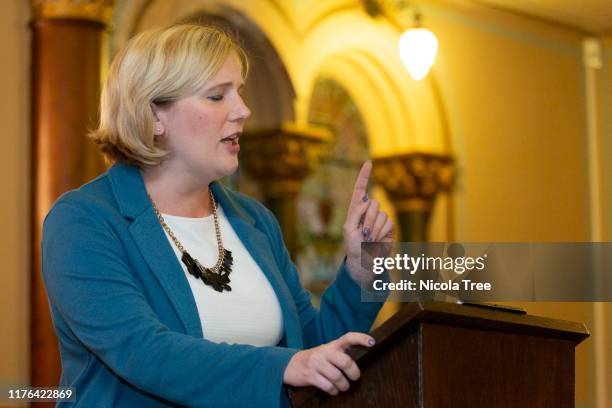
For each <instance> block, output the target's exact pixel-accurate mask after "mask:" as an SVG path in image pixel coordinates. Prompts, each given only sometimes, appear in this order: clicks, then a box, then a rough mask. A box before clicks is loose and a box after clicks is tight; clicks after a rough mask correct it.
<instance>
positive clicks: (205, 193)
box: [42, 24, 394, 407]
mask: <svg viewBox="0 0 612 408" xmlns="http://www.w3.org/2000/svg"><path fill="white" fill-rule="evenodd" d="M247 70H248V62H247V59H246V57H245V53H244V51H243V50H242V49H241V48H240V47H239V46H238V45H237V44H236V43H235V42H234V41H233V40H232V39H231V38H230V37H229V36H228V35H226V34H225V33H223V32H222V31H220V30H218V29H215V28H211V27H205V26H200V25H190V24H182V25H175V26H171V27H167V28H162V29H154V30H149V31H146V32H143V33H141V34H139V35H137V36H136V37H134V38H133V39H132V40H130V41H129V43H128V44H127V46H126V47H125V48H124V49H123V50H122V51H121V52H120V53H119V54H118V55H117V56H116V58H115V59H114V61H113V64H112V66H111V68H110V72H109V75H108V79H107V82H106V84H105V87H104V90H103V94H102V98H101V112H100V113H101V116H100V124H99V127H98V128H97V129H96V130H95V131H94V132H93V133H92V135H91V136H92V138H93V139H94V140H95V141H96V143H97V144H99V145H100V147H101V150H102V152H103V153H104V154H105V156H106V158H107V159H108V160H109V161H110V162H112V163H113V166H112V167H111V168H110V169H109V170H108V171H107V172H106V173H104V174H102V175H101V176H99V177H98V178H96V179H95V180H93V181H91V182H89V183H87V184H85V185H83V186H82V187H81V188H79V189H77V190H74V191H71V192H69V193H66V194H64V195H63V196H62V197H61V198H60V199H59V200H58V201H57V202H56V203H55V205H54V206H53V208H52V209H51V211H50V212H49V214H48V215H47V218H46V220H45V223H44V228H43V242H42V245H43V276H44V279H45V284H46V287H47V292H48V295H49V300H50V305H51V311H52V316H53V321H54V325H55V329H56V332H57V335H58V338H59V345H60V351H61V358H62V377H61V385H62V386H70V387H74V388H75V391H76V406H77V407H168V406H193V407H230V406H232V407H235V406H261V407H275V406H286V405H288V399H287V397H286V395H285V392H284V391H283V390H284V386H285V385H289V386H294V387H302V386H315V387H318V388H319V389H321V390H324V391H325V392H327V393H329V394H332V395H335V394H337V393H338V392H341V391H345V390H347V389H348V388H349V382H350V381H351V380H356V379H357V378H358V377H359V375H360V372H359V368H358V367H357V365H356V364H355V362H354V361H353V360H352V359H351V358H350V357H349V356H348V355H347V354H346V353H345V350H346V349H347V348H348V347H349V346H351V345H360V346H366V347H367V346H371V345H373V343H374V341H373V339H372V338H371V337H370V336H368V335H367V334H365V333H363V332H367V331H368V330H369V329H370V327H371V325H372V322H373V320H374V318H375V317H376V314H377V312H378V310H379V308H380V306H381V304H380V303H362V302H361V287H367V286H368V285H370V282H371V280H372V276H373V274H372V273H371V272H369V271H367V270H365V269H363V268H362V267H361V265H360V263H361V262H360V249H361V248H360V245H361V242H362V241H381V242H390V241H391V240H392V237H393V233H394V227H393V224H392V223H391V222H390V221H389V220H388V218H387V216H386V215H385V214H384V213H383V212H381V211H380V210H379V206H378V203H376V201H375V200H371V199H368V197H367V194H366V186H367V182H368V177H369V174H370V171H371V163H370V162H369V161H368V162H366V163H365V164H364V165H363V167H362V168H361V171H360V173H359V176H358V178H357V181H356V183H355V187H354V192H353V197H352V199H351V202H350V203H349V206H350V207H349V211H348V216H347V219H346V222H345V224H344V231H343V233H344V243H345V248H346V258H345V261H344V262H343V264H342V265H341V266H340V268H339V270H338V274H337V276H336V279H335V281H334V283H333V284H332V285H331V286H330V287H329V288H327V290H326V291H325V292H324V294H323V297H322V299H321V307H320V310H316V309H315V308H314V307H313V306H312V305H311V303H310V295H309V293H308V292H307V291H305V290H304V289H303V288H302V286H301V285H300V281H299V277H298V273H297V271H296V268H295V266H294V264H293V263H292V262H291V260H290V258H289V255H288V253H287V250H286V249H285V245H284V243H283V239H282V235H281V231H280V229H279V226H278V223H277V221H276V219H275V218H274V216H273V215H272V214H271V213H270V211H268V210H267V209H266V208H265V207H263V206H262V205H261V204H259V203H258V202H256V201H254V200H253V199H251V198H248V197H246V196H244V195H242V194H239V193H237V192H234V191H231V190H230V189H228V188H226V187H223V186H222V185H221V184H219V183H218V181H217V180H219V179H220V178H222V177H224V176H227V175H230V174H232V173H233V172H234V171H235V170H236V169H237V167H238V151H239V149H240V145H239V139H240V134H241V132H242V130H243V127H244V124H245V121H246V119H247V118H248V117H249V115H250V111H249V109H248V108H247V106H246V105H245V103H244V101H243V100H242V96H241V92H242V89H243V86H244V79H245V77H246V73H247Z"/></svg>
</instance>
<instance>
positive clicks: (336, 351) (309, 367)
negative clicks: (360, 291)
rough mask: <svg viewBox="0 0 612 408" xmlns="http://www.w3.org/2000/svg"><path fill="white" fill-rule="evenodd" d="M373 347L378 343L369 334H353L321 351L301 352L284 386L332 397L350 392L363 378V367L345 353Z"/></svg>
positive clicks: (295, 355)
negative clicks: (314, 390) (353, 383)
mask: <svg viewBox="0 0 612 408" xmlns="http://www.w3.org/2000/svg"><path fill="white" fill-rule="evenodd" d="M353 345H359V346H364V347H371V346H373V345H374V339H373V338H372V337H371V336H369V335H367V334H365V333H356V332H349V333H346V334H345V335H344V336H342V337H340V338H338V339H336V340H333V341H330V342H329V343H326V344H323V345H321V346H318V347H314V348H311V349H308V350H303V351H298V352H297V353H295V354H294V355H293V357H291V360H289V364H288V365H287V368H286V369H285V374H284V377H283V382H284V383H285V384H287V385H291V386H294V387H307V386H314V387H317V388H319V389H321V390H323V391H325V392H326V393H328V394H330V395H336V394H338V392H340V391H346V390H348V389H349V387H350V383H349V380H351V381H355V380H357V379H358V378H359V376H360V375H361V371H359V367H357V364H356V363H355V362H354V361H353V359H352V358H350V357H349V355H348V354H346V353H345V351H346V349H347V348H348V347H349V346H353Z"/></svg>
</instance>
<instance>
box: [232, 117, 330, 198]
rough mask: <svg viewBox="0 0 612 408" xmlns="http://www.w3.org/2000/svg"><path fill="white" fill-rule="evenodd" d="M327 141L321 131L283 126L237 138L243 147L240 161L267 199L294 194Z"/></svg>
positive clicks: (289, 124) (315, 162)
mask: <svg viewBox="0 0 612 408" xmlns="http://www.w3.org/2000/svg"><path fill="white" fill-rule="evenodd" d="M330 138H331V134H330V133H329V131H328V130H327V129H324V128H319V127H312V126H309V127H307V128H305V127H298V126H296V125H294V124H291V123H283V124H282V126H281V127H280V128H276V129H267V130H259V131H251V132H247V133H245V134H244V135H243V136H242V137H241V138H240V144H241V145H242V146H243V147H244V150H243V153H244V154H243V155H241V157H240V159H241V161H242V165H243V168H244V169H245V170H246V172H247V173H248V174H249V175H250V176H252V177H253V178H255V179H256V180H257V181H259V182H260V183H261V186H262V188H263V189H264V192H265V193H266V195H267V196H269V197H275V196H283V195H286V194H297V193H299V191H300V189H301V187H302V181H303V180H304V179H305V178H306V176H308V175H309V174H310V173H311V172H312V171H313V170H314V169H315V167H316V166H317V163H318V161H319V157H320V154H321V151H322V148H323V147H324V146H325V144H326V143H327V142H328V141H329V140H330Z"/></svg>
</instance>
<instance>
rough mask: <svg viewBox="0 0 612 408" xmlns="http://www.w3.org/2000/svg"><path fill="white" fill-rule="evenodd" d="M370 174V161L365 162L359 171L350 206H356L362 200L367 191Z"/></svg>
mask: <svg viewBox="0 0 612 408" xmlns="http://www.w3.org/2000/svg"><path fill="white" fill-rule="evenodd" d="M371 172H372V161H371V160H366V162H365V163H363V166H361V170H359V175H358V176H357V180H356V181H355V187H353V197H352V198H351V206H354V205H355V204H358V203H359V202H361V201H362V200H363V196H365V195H366V192H367V189H368V180H369V179H370V173H371Z"/></svg>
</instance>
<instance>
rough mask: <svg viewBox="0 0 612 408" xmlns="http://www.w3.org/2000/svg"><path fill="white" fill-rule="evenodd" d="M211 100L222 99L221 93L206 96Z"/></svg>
mask: <svg viewBox="0 0 612 408" xmlns="http://www.w3.org/2000/svg"><path fill="white" fill-rule="evenodd" d="M208 99H210V100H211V101H215V102H218V101H220V100H222V99H223V95H211V96H209V97H208Z"/></svg>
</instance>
